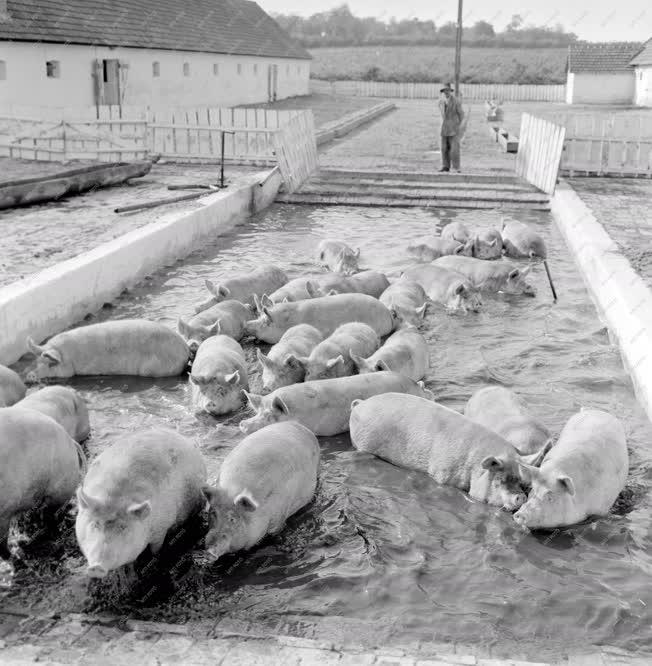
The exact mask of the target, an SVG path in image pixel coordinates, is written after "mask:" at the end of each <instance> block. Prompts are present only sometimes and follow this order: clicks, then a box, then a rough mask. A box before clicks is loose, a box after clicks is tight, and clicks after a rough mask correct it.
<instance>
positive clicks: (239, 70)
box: [238, 63, 242, 74]
mask: <svg viewBox="0 0 652 666" xmlns="http://www.w3.org/2000/svg"><path fill="white" fill-rule="evenodd" d="M238 74H242V65H241V64H240V63H238Z"/></svg>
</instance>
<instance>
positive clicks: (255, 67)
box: [254, 65, 258, 74]
mask: <svg viewBox="0 0 652 666" xmlns="http://www.w3.org/2000/svg"><path fill="white" fill-rule="evenodd" d="M254 74H258V65H254Z"/></svg>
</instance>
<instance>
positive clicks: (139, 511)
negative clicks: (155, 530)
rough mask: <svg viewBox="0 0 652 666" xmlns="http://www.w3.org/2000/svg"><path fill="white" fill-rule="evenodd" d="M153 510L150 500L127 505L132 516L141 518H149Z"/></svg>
mask: <svg viewBox="0 0 652 666" xmlns="http://www.w3.org/2000/svg"><path fill="white" fill-rule="evenodd" d="M151 510H152V505H151V504H150V502H149V500H145V501H144V502H140V504H132V505H131V506H128V507H127V513H128V514H129V515H130V516H134V517H136V518H140V519H141V520H142V519H143V518H147V516H149V513H150V511H151Z"/></svg>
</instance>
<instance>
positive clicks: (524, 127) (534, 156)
mask: <svg viewBox="0 0 652 666" xmlns="http://www.w3.org/2000/svg"><path fill="white" fill-rule="evenodd" d="M565 136H566V129H565V128H564V127H562V126H561V125H556V124H555V123H552V122H550V121H549V120H544V119H543V118H536V117H535V116H532V115H530V114H529V113H524V114H523V116H522V119H521V131H520V138H519V144H518V153H517V155H516V175H517V176H520V177H521V178H524V179H525V180H527V181H528V182H529V183H532V185H535V186H536V187H538V188H539V189H540V190H543V191H544V192H545V193H546V194H550V195H552V194H554V192H555V186H556V185H557V176H558V174H559V163H560V160H561V154H562V151H563V149H564V138H565Z"/></svg>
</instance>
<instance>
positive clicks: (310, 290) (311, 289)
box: [306, 280, 321, 298]
mask: <svg viewBox="0 0 652 666" xmlns="http://www.w3.org/2000/svg"><path fill="white" fill-rule="evenodd" d="M306 292H307V294H308V296H310V298H317V297H318V296H321V294H320V293H319V289H318V288H317V285H315V283H314V282H311V281H310V280H307V281H306Z"/></svg>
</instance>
